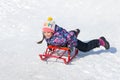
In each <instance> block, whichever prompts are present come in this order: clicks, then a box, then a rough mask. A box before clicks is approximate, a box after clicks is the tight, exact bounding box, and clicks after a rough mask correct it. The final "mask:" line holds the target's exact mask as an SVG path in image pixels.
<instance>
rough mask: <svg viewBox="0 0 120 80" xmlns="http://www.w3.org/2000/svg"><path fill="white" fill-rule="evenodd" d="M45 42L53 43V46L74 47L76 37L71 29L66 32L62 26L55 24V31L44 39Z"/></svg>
mask: <svg viewBox="0 0 120 80" xmlns="http://www.w3.org/2000/svg"><path fill="white" fill-rule="evenodd" d="M45 40H46V42H47V44H49V45H55V46H66V45H67V47H69V48H71V47H76V46H77V38H76V35H75V33H74V32H73V31H70V32H67V31H66V30H65V29H63V28H62V27H59V26H58V25H55V32H54V34H53V36H52V37H51V38H49V39H45Z"/></svg>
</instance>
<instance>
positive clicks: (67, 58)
mask: <svg viewBox="0 0 120 80" xmlns="http://www.w3.org/2000/svg"><path fill="white" fill-rule="evenodd" d="M57 50H62V52H61V53H59V54H57V53H56V51H57ZM72 53H73V54H72ZM77 54H78V49H76V48H75V50H74V51H73V52H71V51H70V49H69V48H68V47H58V46H53V45H49V46H48V47H47V49H46V51H45V53H44V54H39V56H40V59H41V60H47V59H48V58H56V59H60V60H63V62H64V63H65V64H68V63H69V62H71V61H72V59H73V58H74V57H75V56H76V55H77Z"/></svg>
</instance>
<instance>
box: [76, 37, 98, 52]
mask: <svg viewBox="0 0 120 80" xmlns="http://www.w3.org/2000/svg"><path fill="white" fill-rule="evenodd" d="M99 46H100V43H99V39H94V40H91V41H89V42H87V43H84V42H82V41H80V40H78V41H77V46H76V48H77V49H79V50H80V51H83V52H87V51H90V50H92V49H94V48H96V47H99Z"/></svg>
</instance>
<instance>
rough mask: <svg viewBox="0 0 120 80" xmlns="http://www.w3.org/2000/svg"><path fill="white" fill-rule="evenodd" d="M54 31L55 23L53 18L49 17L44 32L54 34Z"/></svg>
mask: <svg viewBox="0 0 120 80" xmlns="http://www.w3.org/2000/svg"><path fill="white" fill-rule="evenodd" d="M54 30H55V22H54V21H53V18H52V17H48V19H47V21H46V22H45V23H44V26H43V28H42V31H43V32H53V33H54Z"/></svg>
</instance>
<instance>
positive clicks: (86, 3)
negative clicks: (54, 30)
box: [0, 0, 120, 80]
mask: <svg viewBox="0 0 120 80" xmlns="http://www.w3.org/2000/svg"><path fill="white" fill-rule="evenodd" d="M119 4H120V0H0V80H120V76H119V74H120V54H119V53H120V50H119V49H120V37H119V32H120V27H119V26H120V5H119ZM48 16H52V17H53V18H54V20H55V22H56V23H57V24H58V25H60V26H62V27H63V28H65V29H67V30H72V29H76V28H79V29H80V30H81V33H80V35H79V36H78V38H79V39H80V40H82V41H89V40H91V39H95V38H99V37H100V36H105V37H106V38H107V40H109V42H110V44H111V48H110V49H109V50H104V48H103V47H100V48H96V49H94V50H92V51H89V52H87V53H83V52H79V54H78V56H77V57H76V58H75V59H74V60H73V61H72V62H71V63H70V64H69V65H65V64H64V63H62V62H60V61H57V62H56V61H55V60H54V59H52V60H49V62H48V63H46V62H44V61H41V60H40V58H39V56H38V55H39V54H40V53H43V52H44V51H45V49H46V43H45V42H44V43H42V44H41V45H38V44H36V42H37V41H39V40H40V39H41V37H42V34H41V33H42V32H41V28H42V25H43V23H44V21H46V19H47V17H48Z"/></svg>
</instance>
